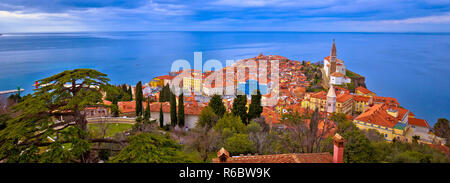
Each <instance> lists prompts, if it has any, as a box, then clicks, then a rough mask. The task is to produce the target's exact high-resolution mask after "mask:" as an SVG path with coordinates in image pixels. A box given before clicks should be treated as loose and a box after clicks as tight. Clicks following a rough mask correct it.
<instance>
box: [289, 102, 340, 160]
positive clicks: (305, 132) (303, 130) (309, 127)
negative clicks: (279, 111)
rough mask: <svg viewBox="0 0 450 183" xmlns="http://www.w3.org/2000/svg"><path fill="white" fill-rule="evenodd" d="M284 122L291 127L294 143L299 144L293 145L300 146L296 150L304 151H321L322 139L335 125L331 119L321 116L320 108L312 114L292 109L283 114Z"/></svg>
mask: <svg viewBox="0 0 450 183" xmlns="http://www.w3.org/2000/svg"><path fill="white" fill-rule="evenodd" d="M282 122H283V123H284V124H285V125H287V126H289V127H291V128H289V131H290V133H289V134H290V135H291V139H292V141H293V142H294V143H296V144H297V143H298V144H299V145H293V147H296V146H298V147H299V149H297V150H296V149H294V150H296V151H300V152H302V153H314V152H321V149H320V148H321V143H322V140H324V139H325V137H326V135H328V134H329V133H330V130H331V129H332V127H333V124H332V122H331V121H329V120H327V119H326V118H323V117H321V116H320V113H319V111H318V109H316V110H314V112H313V113H312V114H311V115H310V116H308V115H301V114H300V113H298V112H297V111H295V112H292V111H290V112H289V113H288V114H285V115H283V117H282ZM320 123H322V124H320ZM319 126H322V129H319Z"/></svg>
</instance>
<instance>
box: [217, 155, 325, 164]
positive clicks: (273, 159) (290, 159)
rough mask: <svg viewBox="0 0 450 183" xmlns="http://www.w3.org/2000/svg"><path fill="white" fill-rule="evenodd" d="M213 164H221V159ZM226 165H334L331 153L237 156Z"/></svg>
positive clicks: (227, 161)
mask: <svg viewBox="0 0 450 183" xmlns="http://www.w3.org/2000/svg"><path fill="white" fill-rule="evenodd" d="M213 162H214V163H219V158H215V159H213ZM226 163H333V156H332V155H331V154H330V153H304V154H299V153H297V154H296V153H292V154H273V155H253V156H235V157H230V158H227V160H226Z"/></svg>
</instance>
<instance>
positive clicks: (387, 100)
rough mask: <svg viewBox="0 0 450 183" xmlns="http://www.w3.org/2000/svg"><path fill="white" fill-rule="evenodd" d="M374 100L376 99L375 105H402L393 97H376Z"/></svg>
mask: <svg viewBox="0 0 450 183" xmlns="http://www.w3.org/2000/svg"><path fill="white" fill-rule="evenodd" d="M373 99H374V102H375V103H384V104H387V105H396V106H399V105H400V104H399V103H398V101H397V99H396V98H392V97H380V96H374V97H373Z"/></svg>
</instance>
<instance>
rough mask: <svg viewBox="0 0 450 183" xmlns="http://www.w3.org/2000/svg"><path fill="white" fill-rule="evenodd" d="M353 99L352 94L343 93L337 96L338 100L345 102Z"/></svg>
mask: <svg viewBox="0 0 450 183" xmlns="http://www.w3.org/2000/svg"><path fill="white" fill-rule="evenodd" d="M351 99H352V95H350V94H341V95H338V96H337V97H336V102H339V103H344V102H347V101H349V100H351Z"/></svg>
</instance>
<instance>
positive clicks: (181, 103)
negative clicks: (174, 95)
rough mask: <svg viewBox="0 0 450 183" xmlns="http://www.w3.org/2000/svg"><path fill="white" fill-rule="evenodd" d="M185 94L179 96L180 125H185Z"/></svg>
mask: <svg viewBox="0 0 450 183" xmlns="http://www.w3.org/2000/svg"><path fill="white" fill-rule="evenodd" d="M183 98H184V96H183V93H181V94H180V96H178V116H177V117H178V126H180V127H183V126H184V99H183Z"/></svg>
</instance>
